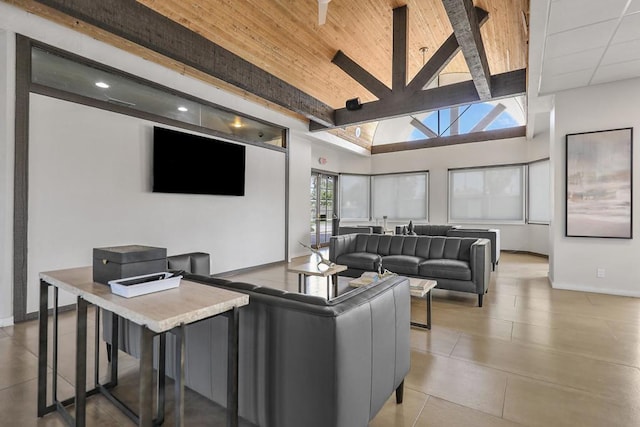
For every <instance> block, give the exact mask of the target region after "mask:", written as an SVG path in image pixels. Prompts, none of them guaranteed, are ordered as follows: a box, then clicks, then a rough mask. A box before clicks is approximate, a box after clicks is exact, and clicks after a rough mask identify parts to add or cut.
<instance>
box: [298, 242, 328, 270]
mask: <svg viewBox="0 0 640 427" xmlns="http://www.w3.org/2000/svg"><path fill="white" fill-rule="evenodd" d="M298 243H300V244H301V245H302V246H303V247H305V248H307V249H309V250H310V251H311V252H313V253H314V254H316V255H317V256H318V257H319V258H320V261H318V264H317V265H316V267H318V268H320V266H321V265H323V264H324V265H326V266H327V267H333V266H334V265H335V264H334V263H332V262H331V261H329V260H328V259H326V258H325V257H324V256H323V255H322V254H321V253H320V251H319V250H317V249H313V248H312V247H311V246H307V245H305V244H304V243H302V242H298Z"/></svg>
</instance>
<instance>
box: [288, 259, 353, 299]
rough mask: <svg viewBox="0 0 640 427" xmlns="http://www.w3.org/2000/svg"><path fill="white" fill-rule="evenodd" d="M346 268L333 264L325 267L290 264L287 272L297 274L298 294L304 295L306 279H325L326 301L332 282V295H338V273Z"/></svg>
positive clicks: (316, 264)
mask: <svg viewBox="0 0 640 427" xmlns="http://www.w3.org/2000/svg"><path fill="white" fill-rule="evenodd" d="M347 268H348V267H347V266H346V265H340V264H334V265H332V266H327V265H325V264H318V263H317V262H307V263H304V264H298V265H293V264H292V263H290V264H289V265H288V266H287V270H288V271H290V272H292V273H298V292H300V293H306V291H307V277H309V276H317V277H326V278H327V299H330V298H331V291H330V289H331V282H333V295H334V297H335V296H337V295H338V273H341V272H343V271H345V270H346V269H347Z"/></svg>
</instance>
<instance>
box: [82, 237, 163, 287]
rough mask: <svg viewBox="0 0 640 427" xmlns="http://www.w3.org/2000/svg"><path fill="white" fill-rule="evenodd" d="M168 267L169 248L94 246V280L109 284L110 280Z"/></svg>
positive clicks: (160, 270)
mask: <svg viewBox="0 0 640 427" xmlns="http://www.w3.org/2000/svg"><path fill="white" fill-rule="evenodd" d="M166 269H167V249H166V248H157V247H153V246H144V245H126V246H112V247H107V248H93V281H94V282H98V283H103V284H105V285H106V284H108V283H109V281H110V280H117V279H123V278H125V277H133V276H141V275H143V274H151V273H159V272H162V271H165V270H166Z"/></svg>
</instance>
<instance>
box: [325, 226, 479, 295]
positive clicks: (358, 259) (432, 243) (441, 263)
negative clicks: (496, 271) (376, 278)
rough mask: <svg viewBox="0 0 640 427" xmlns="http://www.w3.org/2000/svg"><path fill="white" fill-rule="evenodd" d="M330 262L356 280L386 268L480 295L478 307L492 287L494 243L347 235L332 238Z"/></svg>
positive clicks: (447, 238)
mask: <svg viewBox="0 0 640 427" xmlns="http://www.w3.org/2000/svg"><path fill="white" fill-rule="evenodd" d="M329 259H330V260H331V261H332V262H335V263H337V264H342V265H346V266H347V267H348V269H347V270H346V271H345V272H343V273H341V274H343V275H345V276H352V277H357V276H359V275H361V274H362V273H364V272H365V271H377V270H378V265H379V263H380V261H382V266H383V268H384V269H388V270H389V271H392V272H394V273H397V274H401V275H405V276H410V277H418V278H424V279H432V280H436V281H437V282H438V288H439V289H448V290H452V291H461V292H471V293H474V294H477V295H478V306H479V307H482V298H483V296H484V294H485V293H486V292H487V289H488V287H489V280H490V274H491V267H490V264H491V243H490V241H489V240H487V239H476V238H466V237H446V236H403V235H399V236H398V235H393V236H388V235H376V234H348V235H344V236H332V237H331V239H330V241H329Z"/></svg>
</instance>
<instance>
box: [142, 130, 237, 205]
mask: <svg viewBox="0 0 640 427" xmlns="http://www.w3.org/2000/svg"><path fill="white" fill-rule="evenodd" d="M244 172H245V146H244V145H240V144H233V143H230V142H226V141H220V140H217V139H213V138H206V137H202V136H198V135H192V134H188V133H185V132H179V131H175V130H171V129H165V128H161V127H157V126H155V127H154V128H153V192H154V193H186V194H218V195H225V196H244Z"/></svg>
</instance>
